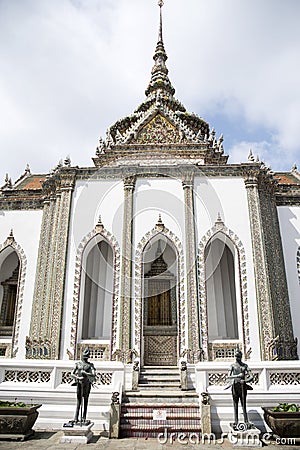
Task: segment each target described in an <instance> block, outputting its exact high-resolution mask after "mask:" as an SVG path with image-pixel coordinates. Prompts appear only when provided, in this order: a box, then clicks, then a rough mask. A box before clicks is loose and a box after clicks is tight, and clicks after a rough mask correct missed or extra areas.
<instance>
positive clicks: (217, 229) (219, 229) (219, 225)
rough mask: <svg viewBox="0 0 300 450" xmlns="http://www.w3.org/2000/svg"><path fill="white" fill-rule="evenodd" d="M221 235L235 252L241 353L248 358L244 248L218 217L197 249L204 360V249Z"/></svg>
mask: <svg viewBox="0 0 300 450" xmlns="http://www.w3.org/2000/svg"><path fill="white" fill-rule="evenodd" d="M217 233H223V234H224V235H225V236H227V237H228V238H229V239H230V240H231V241H232V243H233V244H234V247H235V248H236V251H237V257H238V269H239V276H240V280H239V282H240V294H241V312H242V342H243V347H244V348H243V352H244V354H245V355H246V356H249V354H250V352H251V349H250V330H249V312H248V286H247V263H246V254H245V249H244V246H243V244H242V242H241V240H240V239H239V237H238V236H237V235H236V234H235V233H234V232H233V231H231V230H230V229H229V228H227V227H226V226H225V224H224V223H223V222H222V220H221V219H220V217H219V218H218V219H217V221H216V223H215V225H214V226H213V227H212V228H211V229H210V230H208V231H207V233H206V234H205V235H204V236H203V237H202V239H201V240H200V243H199V248H198V280H199V281H198V289H199V302H200V326H201V336H202V349H203V351H204V358H205V359H208V354H209V346H208V314H207V294H206V283H205V248H206V246H207V244H208V243H209V241H211V239H212V238H213V237H214V236H215V235H216V234H217Z"/></svg>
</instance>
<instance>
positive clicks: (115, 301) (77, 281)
mask: <svg viewBox="0 0 300 450" xmlns="http://www.w3.org/2000/svg"><path fill="white" fill-rule="evenodd" d="M97 236H100V237H102V238H103V240H105V241H106V242H107V243H108V244H109V245H110V246H111V248H112V250H113V273H114V275H113V296H112V333H111V354H112V353H113V352H114V351H115V350H116V347H117V345H116V343H117V320H118V314H119V308H120V290H119V286H120V283H119V281H120V246H119V244H118V242H117V240H116V238H115V237H114V235H113V234H112V233H110V232H109V231H108V230H106V229H105V228H104V227H103V225H102V223H98V224H97V225H96V227H95V228H94V229H93V230H92V231H90V232H89V233H88V234H87V235H86V236H85V237H84V238H83V239H82V240H81V242H80V244H79V246H78V248H77V252H76V261H75V276H74V291H73V306H72V323H71V337H70V348H71V352H68V353H71V354H72V356H73V358H75V357H76V342H77V334H78V330H77V328H78V315H79V300H80V285H81V274H82V262H83V256H84V251H85V249H86V247H87V245H88V244H89V242H90V241H91V240H92V239H93V238H95V237H97Z"/></svg>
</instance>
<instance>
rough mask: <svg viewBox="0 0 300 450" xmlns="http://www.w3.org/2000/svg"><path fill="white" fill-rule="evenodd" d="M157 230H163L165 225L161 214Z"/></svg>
mask: <svg viewBox="0 0 300 450" xmlns="http://www.w3.org/2000/svg"><path fill="white" fill-rule="evenodd" d="M155 227H156V228H158V229H159V230H163V229H164V227H165V225H164V224H163V221H162V220H161V214H159V215H158V221H157V224H156V225H155Z"/></svg>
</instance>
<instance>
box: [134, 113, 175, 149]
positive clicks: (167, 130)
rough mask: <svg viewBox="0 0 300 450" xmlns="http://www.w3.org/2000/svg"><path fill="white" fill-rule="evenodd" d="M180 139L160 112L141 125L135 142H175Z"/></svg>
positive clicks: (172, 126)
mask: <svg viewBox="0 0 300 450" xmlns="http://www.w3.org/2000/svg"><path fill="white" fill-rule="evenodd" d="M180 141H181V136H180V133H179V131H178V130H177V129H176V127H175V126H174V125H173V124H172V123H171V122H170V121H169V120H167V119H166V118H165V117H163V116H162V115H161V114H156V116H155V117H153V119H152V120H150V121H149V122H148V123H147V124H146V125H144V126H143V127H142V129H141V130H140V132H139V133H138V134H137V137H136V139H134V140H132V141H131V143H135V144H176V143H178V142H180Z"/></svg>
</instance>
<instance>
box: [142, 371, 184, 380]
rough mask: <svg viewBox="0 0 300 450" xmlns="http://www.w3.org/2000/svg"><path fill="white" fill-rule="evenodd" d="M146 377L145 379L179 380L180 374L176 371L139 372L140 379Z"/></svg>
mask: <svg viewBox="0 0 300 450" xmlns="http://www.w3.org/2000/svg"><path fill="white" fill-rule="evenodd" d="M143 378H147V379H156V380H166V381H168V380H180V376H179V374H178V373H168V374H167V373H166V374H165V373H163V374H158V373H152V372H151V373H149V372H142V373H141V374H140V379H143Z"/></svg>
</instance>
